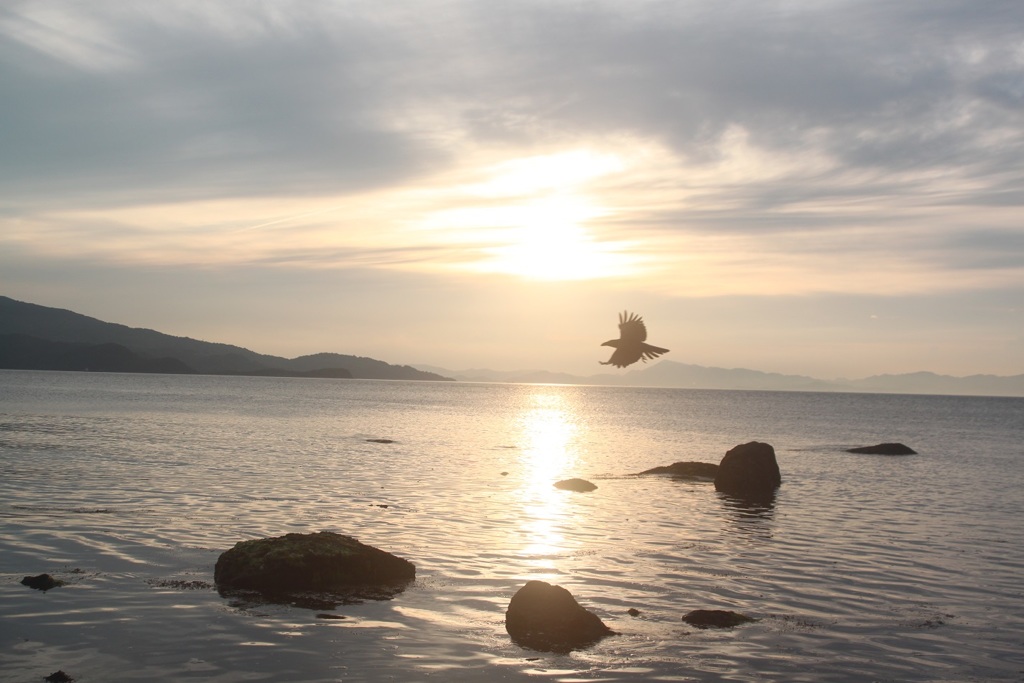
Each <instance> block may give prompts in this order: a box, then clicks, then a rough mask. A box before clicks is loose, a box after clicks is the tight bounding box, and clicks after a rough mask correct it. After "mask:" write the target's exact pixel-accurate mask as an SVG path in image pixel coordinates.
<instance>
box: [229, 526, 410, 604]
mask: <svg viewBox="0 0 1024 683" xmlns="http://www.w3.org/2000/svg"><path fill="white" fill-rule="evenodd" d="M414 578H416V567H415V566H414V565H413V563H412V562H410V561H408V560H406V559H403V558H400V557H396V556H395V555H392V554H391V553H389V552H385V551H383V550H380V549H378V548H374V547H373V546H369V545H365V544H363V543H360V542H359V541H357V540H356V539H354V538H352V537H351V536H343V535H341V534H336V533H333V532H330V531H321V532H318V533H313V534H286V535H284V536H278V537H276V538H261V539H256V540H252V541H242V542H240V543H237V544H235V547H234V548H231V549H230V550H228V551H226V552H224V553H222V554H221V556H220V557H219V558H218V559H217V565H216V567H215V568H214V581H215V582H216V583H217V586H218V588H220V589H224V588H230V589H250V590H255V591H259V592H261V593H264V594H270V595H286V594H289V593H296V592H303V591H307V592H308V591H326V592H333V591H339V592H342V593H346V594H349V593H352V592H353V591H355V592H356V593H357V594H358V593H359V592H361V591H360V590H358V589H360V588H361V587H365V588H366V590H364V591H362V592H363V593H365V594H366V597H369V598H380V597H382V596H387V595H388V592H387V591H384V592H383V593H381V591H380V590H378V588H377V587H382V586H384V587H393V588H396V589H397V590H396V591H395V592H398V591H400V590H401V589H402V588H404V586H405V584H407V583H408V582H409V581H411V580H413V579H414Z"/></svg>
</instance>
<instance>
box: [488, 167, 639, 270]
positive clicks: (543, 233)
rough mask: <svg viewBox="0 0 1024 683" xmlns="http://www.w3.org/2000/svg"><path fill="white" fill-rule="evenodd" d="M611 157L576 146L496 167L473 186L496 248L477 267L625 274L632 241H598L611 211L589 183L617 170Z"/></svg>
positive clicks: (489, 248) (628, 267)
mask: <svg viewBox="0 0 1024 683" xmlns="http://www.w3.org/2000/svg"><path fill="white" fill-rule="evenodd" d="M622 169H623V163H622V161H621V160H620V158H619V157H617V156H614V155H607V154H605V155H600V154H596V153H593V152H588V151H571V152H564V153H560V154H551V155H544V156H537V157H529V158H525V159H516V160H513V161H509V162H505V163H503V164H500V165H498V166H497V167H496V168H495V169H493V171H492V173H493V176H492V178H491V179H490V180H488V181H487V182H484V183H481V184H479V185H477V186H476V187H475V193H476V194H477V195H478V196H480V197H482V198H484V199H486V200H487V201H488V202H489V206H487V208H486V209H484V210H483V215H482V216H481V215H480V214H478V217H481V218H483V219H484V223H485V224H486V227H487V228H488V235H489V236H490V238H491V245H490V246H487V247H484V248H482V249H481V252H482V253H483V255H484V257H485V258H484V259H483V260H481V261H479V262H477V263H475V264H474V265H473V268H474V269H475V270H478V271H482V272H491V273H504V274H509V275H517V276H519V277H522V278H524V279H529V280H589V279H595V278H606V277H615V276H618V275H624V274H627V273H628V272H629V271H630V270H631V268H630V266H631V262H630V259H629V256H628V248H629V245H628V244H626V243H624V242H621V241H618V242H616V241H611V240H605V241H599V240H598V239H597V237H596V236H595V234H594V230H593V226H594V225H595V223H596V222H597V221H599V220H600V219H601V218H603V217H606V216H608V215H609V214H610V213H612V211H611V209H609V208H608V207H605V206H603V205H602V203H601V201H600V198H599V195H598V194H597V193H596V192H595V191H594V190H593V188H592V187H591V184H592V183H593V182H594V181H596V180H597V179H599V178H601V177H603V176H606V175H609V174H612V173H616V172H619V171H621V170H622Z"/></svg>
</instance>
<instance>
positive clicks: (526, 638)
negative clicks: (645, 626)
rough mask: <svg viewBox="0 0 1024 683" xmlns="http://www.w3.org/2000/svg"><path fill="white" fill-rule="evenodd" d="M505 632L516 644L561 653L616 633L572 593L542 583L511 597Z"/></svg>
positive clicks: (526, 586) (523, 588)
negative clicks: (585, 607)
mask: <svg viewBox="0 0 1024 683" xmlns="http://www.w3.org/2000/svg"><path fill="white" fill-rule="evenodd" d="M505 630H506V631H508V634H509V635H510V636H512V640H513V641H514V642H515V643H516V644H517V645H520V646H522V647H528V648H530V649H531V650H541V651H543V652H558V653H562V654H564V653H566V652H570V651H572V650H578V649H582V648H586V647H590V646H591V645H593V644H595V643H596V642H597V641H599V640H601V639H602V638H604V637H605V636H610V635H614V634H615V631H612V630H611V629H610V628H608V627H607V626H605V624H604V622H603V621H601V619H600V618H599V617H598V616H597V615H596V614H594V613H592V612H589V611H587V610H586V609H584V608H583V607H581V606H580V604H579V603H578V602H576V599H575V598H574V597H573V596H572V593H570V592H569V591H567V590H566V589H564V588H562V587H561V586H553V585H551V584H550V583H545V582H544V581H529V582H527V584H526V585H525V586H523V587H522V588H520V589H519V590H518V591H517V592H516V594H515V595H513V596H512V600H511V601H510V602H509V603H508V610H507V611H506V612H505Z"/></svg>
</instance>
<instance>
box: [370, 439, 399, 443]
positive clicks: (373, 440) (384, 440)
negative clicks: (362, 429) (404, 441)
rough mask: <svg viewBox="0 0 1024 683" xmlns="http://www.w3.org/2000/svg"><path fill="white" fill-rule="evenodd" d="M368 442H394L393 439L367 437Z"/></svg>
mask: <svg viewBox="0 0 1024 683" xmlns="http://www.w3.org/2000/svg"><path fill="white" fill-rule="evenodd" d="M367 441H369V442H370V443H395V440H394V439H367Z"/></svg>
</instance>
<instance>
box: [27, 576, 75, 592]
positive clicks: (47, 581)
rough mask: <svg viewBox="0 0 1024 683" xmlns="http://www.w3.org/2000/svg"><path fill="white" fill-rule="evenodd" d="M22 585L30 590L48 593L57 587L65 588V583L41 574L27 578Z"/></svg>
mask: <svg viewBox="0 0 1024 683" xmlns="http://www.w3.org/2000/svg"><path fill="white" fill-rule="evenodd" d="M21 585H23V586H28V587H29V588H35V589H36V590H38V591H44V592H45V591H48V590H50V589H51V588H56V587H57V586H63V585H64V582H63V581H58V580H57V579H55V578H53V577H52V576H50V575H49V574H40V575H38V576H26V577H25V578H23V579H22V580H21Z"/></svg>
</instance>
